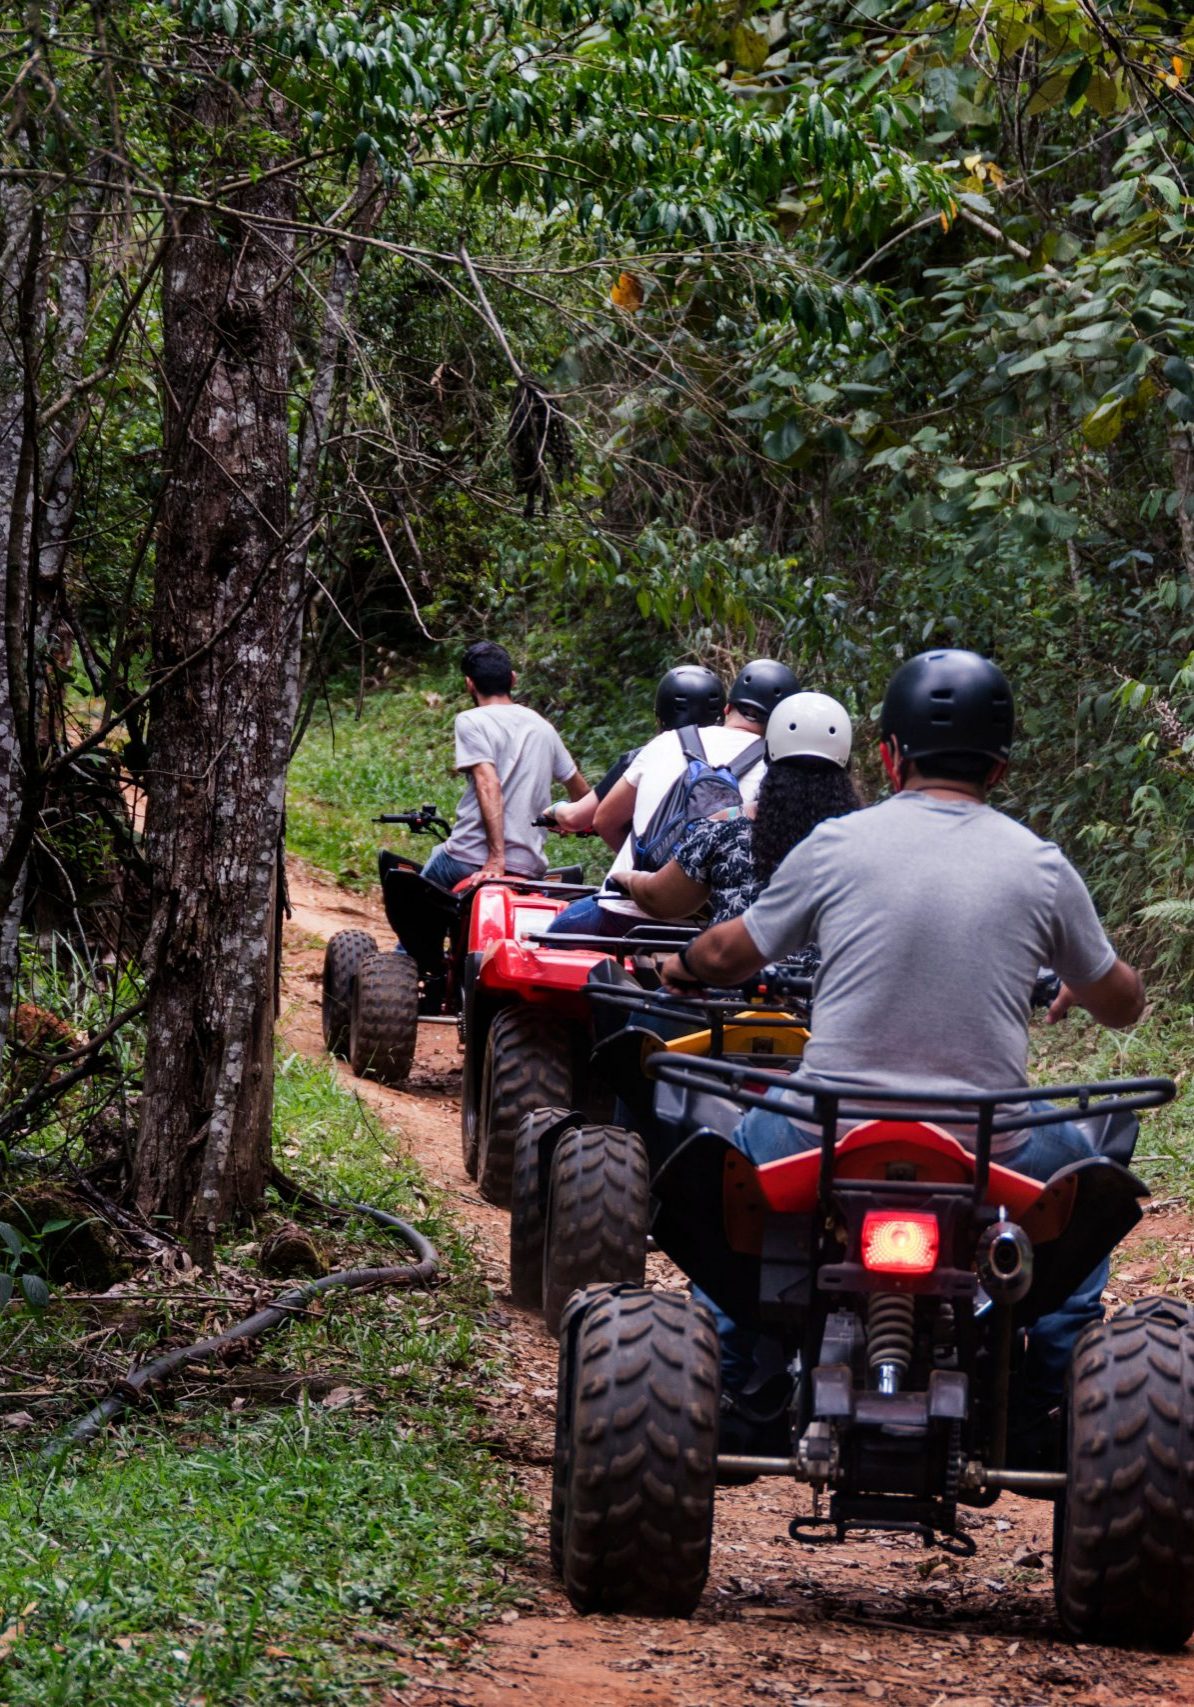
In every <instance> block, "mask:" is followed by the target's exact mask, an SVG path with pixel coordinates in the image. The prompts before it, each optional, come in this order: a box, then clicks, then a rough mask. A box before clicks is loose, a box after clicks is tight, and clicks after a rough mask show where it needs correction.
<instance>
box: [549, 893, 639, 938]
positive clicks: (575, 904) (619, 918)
mask: <svg viewBox="0 0 1194 1707" xmlns="http://www.w3.org/2000/svg"><path fill="white" fill-rule="evenodd" d="M634 922H635V921H634V920H633V919H631V918H627V916H626V914H625V913H611V912H610V911H608V909H607V908H605V907H599V906H598V905H597V898H596V896H594V895H584V896H582V897H581V899H580V900H579V901H570V902H569V904H568V905H567V906H566V907H565V908H564V910H563V911H562V912H560V913H557V914H556V916H555V918H554V919H553V920H552V921H551V923H550V924H549V925H548V927H547V932H548V935H549V936H550V935H552V934H553V933H556V934H558V933H559V932H561V931H567V932H569V933H571V934H572V935H573V936H625V935H626V932H627V930H628V929H629V928H630V926H631V925H632V924H634Z"/></svg>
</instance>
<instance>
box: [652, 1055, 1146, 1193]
mask: <svg viewBox="0 0 1194 1707" xmlns="http://www.w3.org/2000/svg"><path fill="white" fill-rule="evenodd" d="M646 1067H647V1071H648V1072H649V1073H651V1074H653V1075H654V1076H655V1077H656V1078H658V1079H662V1080H663V1081H664V1083H665V1084H674V1085H681V1086H683V1087H685V1088H686V1089H689V1090H698V1091H701V1090H703V1091H708V1092H710V1093H711V1094H713V1095H714V1096H723V1097H728V1098H729V1099H730V1100H731V1101H732V1102H735V1103H737V1104H738V1106H739V1107H740V1108H762V1109H766V1110H767V1111H768V1112H769V1113H771V1114H784V1115H787V1116H788V1118H789V1119H792V1120H801V1121H804V1122H805V1123H807V1124H808V1125H809V1126H813V1127H818V1128H819V1129H820V1135H821V1138H820V1151H821V1172H820V1181H819V1185H818V1196H819V1198H820V1200H821V1202H822V1203H825V1204H827V1203H828V1202H829V1196H830V1186H831V1184H832V1181H833V1167H834V1156H835V1152H836V1149H837V1128H838V1123H839V1121H842V1120H854V1121H864V1120H874V1119H875V1118H876V1117H878V1116H881V1117H882V1118H883V1119H884V1120H890V1121H895V1122H899V1123H902V1124H913V1123H917V1122H920V1121H923V1120H924V1119H925V1118H926V1116H931V1113H932V1112H933V1111H934V1110H939V1111H940V1113H941V1115H942V1117H943V1118H944V1119H946V1120H947V1121H948V1122H949V1124H950V1125H951V1126H962V1127H973V1128H974V1203H975V1206H976V1207H978V1206H981V1204H982V1203H983V1201H984V1199H985V1197H986V1193H987V1183H988V1180H989V1177H990V1167H991V1141H992V1139H993V1137H994V1135H995V1134H996V1133H997V1132H1021V1131H1024V1130H1027V1129H1028V1128H1030V1127H1037V1126H1060V1125H1061V1124H1063V1123H1064V1122H1065V1121H1069V1120H1085V1119H1093V1118H1098V1117H1099V1116H1102V1115H1108V1114H1124V1113H1128V1112H1130V1111H1132V1110H1135V1109H1140V1108H1160V1107H1161V1106H1162V1105H1163V1104H1164V1103H1167V1102H1172V1101H1173V1099H1174V1097H1175V1096H1176V1095H1177V1086H1176V1085H1175V1084H1174V1082H1173V1080H1172V1079H1164V1078H1148V1079H1100V1080H1096V1081H1093V1082H1091V1083H1088V1084H1071V1085H1014V1086H1012V1087H1011V1088H1010V1089H1008V1090H997V1091H983V1092H974V1093H968V1094H963V1093H961V1092H953V1091H931V1090H924V1091H921V1090H915V1089H914V1090H901V1091H895V1090H872V1089H870V1088H869V1087H863V1086H859V1085H849V1084H845V1083H841V1084H831V1083H828V1082H826V1081H824V1080H817V1079H814V1078H812V1077H811V1076H810V1077H807V1078H806V1077H805V1076H804V1075H803V1074H800V1075H796V1074H792V1073H784V1072H778V1071H776V1070H775V1069H773V1068H766V1067H758V1066H755V1065H754V1064H745V1063H741V1062H736V1061H718V1060H712V1059H710V1058H708V1057H699V1056H683V1055H675V1054H659V1055H652V1056H650V1057H649V1058H648V1060H647V1063H646ZM855 1098H856V1099H857V1100H856V1101H855V1100H853V1099H855ZM1059 1100H1061V1101H1064V1102H1066V1103H1069V1104H1071V1105H1074V1106H1071V1107H1066V1108H1056V1107H1051V1108H1044V1109H1034V1108H1030V1107H1027V1106H1026V1105H1027V1104H1029V1103H1031V1102H1049V1103H1056V1102H1058V1101H1059ZM910 1105H917V1106H910ZM1001 1105H1012V1107H1013V1108H1014V1110H1015V1112H1012V1113H1008V1114H1004V1115H997V1112H996V1111H997V1110H998V1109H999V1108H1000V1106H1001ZM968 1111H973V1112H968Z"/></svg>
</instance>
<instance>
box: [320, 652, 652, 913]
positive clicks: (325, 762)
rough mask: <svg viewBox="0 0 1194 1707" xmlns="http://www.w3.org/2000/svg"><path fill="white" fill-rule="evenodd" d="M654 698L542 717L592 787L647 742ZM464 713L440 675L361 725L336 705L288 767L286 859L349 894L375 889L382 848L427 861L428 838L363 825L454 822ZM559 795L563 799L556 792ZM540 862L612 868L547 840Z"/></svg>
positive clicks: (378, 697) (377, 696)
mask: <svg viewBox="0 0 1194 1707" xmlns="http://www.w3.org/2000/svg"><path fill="white" fill-rule="evenodd" d="M652 691H653V690H652V689H651V688H650V687H649V686H648V685H645V684H644V685H643V686H642V687H641V692H634V693H621V694H619V695H618V696H616V697H615V698H614V702H613V704H612V706H611V705H608V704H607V706H606V708H605V710H604V711H600V710H594V711H593V713H592V715H589V716H582V714H581V712H580V711H579V710H577V709H575V708H572V709H568V710H565V711H563V712H562V713H561V714H560V715H559V716H558V717H557V715H556V712H555V709H554V708H553V707H552V706H551V705H547V706H545V707H543V708H542V709H544V710H545V712H546V714H547V715H548V716H550V717H552V720H553V721H554V722H556V725H557V727H558V728H559V730H560V733H561V735H562V736H563V738H564V740H565V742H566V743H567V746H568V749H569V751H570V752H571V753H572V755H573V757H574V758H575V759H576V762H577V764H578V765H579V766H580V768H581V770H582V771H583V772H584V773H585V775H586V777H587V778H588V780H589V781H590V782H596V781H597V780H598V778H599V777H601V776H602V775H603V773H604V772H605V770H606V769H607V767H608V766H609V765H610V764H611V763H612V762H613V760H614V758H615V757H616V756H617V754H618V753H619V752H620V751H621V749H622V748H624V747H626V746H629V745H632V744H634V743H635V742H637V741H643V740H645V739H646V738H647V737H648V736H649V735H650V733H651V732H652V724H651V693H652ZM609 697H610V696H608V695H607V696H606V698H607V700H608V699H609ZM470 704H471V701H470V700H469V699H468V697H467V695H466V694H465V693H464V692H463V691H461V682H460V678H459V676H458V675H456V674H454V673H451V672H445V671H441V672H438V673H434V672H432V673H428V674H424V675H420V676H419V677H418V678H417V679H416V680H415V681H414V682H413V683H411V684H409V685H407V686H405V687H402V688H398V689H396V690H393V691H389V690H387V691H385V692H382V693H374V694H370V695H369V696H368V697H367V698H366V700H365V702H364V705H363V707H362V711H361V716H360V719H359V720H358V719H357V718H356V712H355V706H354V705H353V703H352V702H351V701H350V700H339V699H336V698H333V699H332V700H331V701H330V715H329V710H328V708H327V707H324V708H322V709H321V713H320V715H319V716H318V717H317V718H315V719H313V721H312V724H311V727H310V728H309V729H308V731H307V733H306V735H305V736H304V738H303V741H302V744H301V746H300V747H299V750H298V752H297V753H296V755H295V758H294V761H293V763H292V764H291V767H290V778H289V791H288V796H287V817H286V840H287V846H288V848H289V849H290V852H291V853H293V854H297V855H298V856H299V857H300V858H301V859H306V860H310V861H311V863H312V864H313V865H317V866H319V867H320V869H321V870H323V871H326V872H329V873H330V874H331V875H332V876H333V877H334V878H336V879H337V881H338V882H341V883H344V884H346V885H348V886H350V887H355V888H365V887H368V886H369V885H371V884H373V883H376V881H377V850H378V848H379V847H380V846H383V845H385V846H389V847H393V848H394V849H396V850H397V851H400V852H403V853H406V854H408V855H409V856H410V857H411V858H413V859H426V858H427V856H428V855H429V854H430V852H431V850H432V848H433V846H434V845H435V844H434V843H433V841H432V840H431V838H430V837H428V836H412V835H411V834H410V833H409V832H408V831H405V830H402V829H400V828H397V827H389V828H387V827H385V826H383V825H380V824H373V823H371V822H370V820H371V819H372V818H374V817H376V816H377V814H378V813H379V812H402V811H406V810H407V809H408V808H410V807H412V806H422V805H423V804H424V803H425V802H428V801H431V802H434V804H435V805H436V806H438V807H439V810H440V812H441V813H442V814H443V816H444V817H445V818H446V819H447V820H448V822H449V823H451V822H452V820H453V818H454V816H455V812H456V803H457V801H458V800H459V799H460V796H461V794H462V793H463V790H464V783H463V779H462V778H461V777H460V776H458V775H457V774H456V772H455V771H454V770H453V769H452V756H453V754H452V720H453V718H454V717H455V715H456V713H457V712H458V711H465V710H467V709H468V707H469V705H470ZM556 795H557V797H560V798H562V790H557V791H556ZM547 858H548V860H549V862H550V863H551V864H552V865H560V864H571V863H573V862H575V861H576V860H578V859H579V860H581V861H582V862H585V863H586V864H587V866H588V868H589V870H590V873H591V874H593V875H595V874H597V873H598V872H600V871H603V870H604V869H605V867H606V865H608V863H609V854H608V852H607V850H606V849H605V848H604V847H603V846H602V844H601V843H599V842H586V841H578V840H577V839H576V838H575V837H572V838H567V837H562V836H550V837H548V841H547Z"/></svg>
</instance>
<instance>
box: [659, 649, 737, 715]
mask: <svg viewBox="0 0 1194 1707" xmlns="http://www.w3.org/2000/svg"><path fill="white" fill-rule="evenodd" d="M725 710H726V690H725V689H724V688H723V687H722V685H721V681H720V678H719V677H717V676H715V675H714V674H713V671H712V670H707V669H706V668H705V666H704V665H703V664H677V665H676V667H675V668H674V669H672V670H669V671H668V673H667V675H666V676H664V678H663V680H662V681H661V682H660V684H659V686H658V687H657V688H656V690H655V721H656V723H657V724H658V725H659V727H660V729H661V730H664V729H682V728H683V727H684V725H685V724H686V723H693V724H695V725H696V726H697V728H698V729H708V728H710V727H711V725H713V724H714V723H720V722H721V720H722V718H723V717H724V716H725Z"/></svg>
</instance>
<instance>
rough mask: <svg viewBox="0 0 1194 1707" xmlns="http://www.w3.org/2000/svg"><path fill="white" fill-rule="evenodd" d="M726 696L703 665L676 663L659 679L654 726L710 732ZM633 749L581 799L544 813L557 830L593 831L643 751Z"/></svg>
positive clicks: (620, 756)
mask: <svg viewBox="0 0 1194 1707" xmlns="http://www.w3.org/2000/svg"><path fill="white" fill-rule="evenodd" d="M725 708H726V693H725V689H724V688H723V687H722V685H721V681H720V678H719V677H717V676H715V675H714V673H713V671H712V670H707V669H706V668H705V666H704V665H703V664H677V665H676V666H675V668H674V669H671V670H669V671H668V673H667V675H666V676H663V677H662V678H661V679H660V683H659V686H658V687H657V688H656V689H655V723H656V727H657V731H658V732H660V733H662V731H664V730H665V729H682V728H683V727H684V725H685V724H694V725H695V726H696V727H697V728H698V729H707V728H709V727H710V726H711V725H712V724H714V723H720V722H721V720H722V718H723V717H724V715H725ZM640 750H641V749H640V748H638V747H631V748H629V749H628V750H627V751H626V752H625V753H619V754H618V757H617V758H616V759H615V760H614V762H613V764H612V765H611V766H610V767H609V769H608V770H607V771H606V773H605V775H604V776H603V777H602V778H601V781H600V782H599V783H598V784H597V785H596V787H595V788H591V789H590V790H589V792H588V794H586V795H583V796H582V798H581V799H580V800H564V801H561V802H559V804H558V805H555V806H553V807H551V808H550V809H549V810H548V811H547V812H545V813H544V817H545V818H547V819H548V820H549V821H550V822H551V823H552V824H554V826H555V828H556V829H558V830H560V831H561V832H563V834H565V835H573V836H575V835H578V834H583V832H584V831H586V830H591V829H592V828H593V819H594V817H595V816H596V814H597V808H598V806H600V804H601V802H602V801H603V800H604V799H605V797H606V795H607V794H608V793H609V791H610V789H611V788H613V786H614V784H615V783H616V782H618V781H619V780H620V779H621V778H622V777H623V776H624V775H625V774H626V771H627V769H628V767H629V765H630V763H631V761H632V760H633V759H634V758H635V757H636V755H637V754H638V753H639V752H640Z"/></svg>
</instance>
